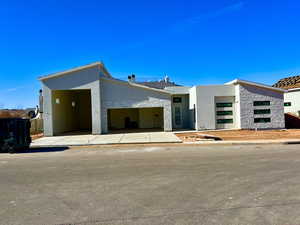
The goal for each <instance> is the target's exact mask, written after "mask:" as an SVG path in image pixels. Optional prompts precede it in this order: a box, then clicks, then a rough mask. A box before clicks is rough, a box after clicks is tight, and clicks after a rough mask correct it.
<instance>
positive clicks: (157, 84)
mask: <svg viewBox="0 0 300 225" xmlns="http://www.w3.org/2000/svg"><path fill="white" fill-rule="evenodd" d="M138 84H141V85H145V86H147V87H151V88H156V89H164V88H165V87H174V86H180V85H178V84H175V82H169V81H168V82H166V81H164V80H162V81H148V82H138Z"/></svg>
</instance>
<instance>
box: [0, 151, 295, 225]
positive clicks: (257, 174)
mask: <svg viewBox="0 0 300 225" xmlns="http://www.w3.org/2000/svg"><path fill="white" fill-rule="evenodd" d="M47 150H48V149H36V150H34V151H35V152H33V153H24V154H14V155H9V154H0V224H5V225H15V224H20V225H21V224H22V225H26V224H30V225H35V224H38V225H40V224H45V225H48V224H49V225H52V224H76V225H79V224H80V225H95V224H103V225H104V224H105V225H110V224H118V225H119V224H130V225H137V224H138V225H140V224H141V225H144V224H162V225H168V224H178V225H179V224H180V225H185V224H218V225H220V224H230V225H248V224H249V225H250V224H251V225H252V224H264V225H267V224H272V225H275V224H276V225H277V224H278V225H279V224H280V225H281V224H285V225H287V224H293V225H294V224H300V145H264V146H213V147H207V146H206V147H205V146H202V147H199V146H198V147H196V146H163V147H155V146H146V147H141V146H136V147H130V146H127V147H92V148H88V149H84V148H74V149H69V150H65V149H51V151H50V152H47Z"/></svg>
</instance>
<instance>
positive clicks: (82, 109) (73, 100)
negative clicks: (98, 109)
mask: <svg viewBox="0 0 300 225" xmlns="http://www.w3.org/2000/svg"><path fill="white" fill-rule="evenodd" d="M52 105H53V130H54V134H55V135H59V134H65V133H73V134H74V133H91V132H92V110H91V91H90V90H55V91H53V93H52Z"/></svg>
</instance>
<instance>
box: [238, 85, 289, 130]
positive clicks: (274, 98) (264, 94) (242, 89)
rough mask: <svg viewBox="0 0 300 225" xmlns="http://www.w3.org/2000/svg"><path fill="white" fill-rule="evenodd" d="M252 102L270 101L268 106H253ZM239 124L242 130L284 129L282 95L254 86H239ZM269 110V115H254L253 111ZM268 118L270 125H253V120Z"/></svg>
mask: <svg viewBox="0 0 300 225" xmlns="http://www.w3.org/2000/svg"><path fill="white" fill-rule="evenodd" d="M254 101H270V103H271V105H270V106H254V105H253V102H254ZM239 107H240V109H239V110H240V123H241V128H242V129H255V128H258V129H271V128H273V129H276V128H284V127H285V122H284V106H283V93H280V92H275V91H272V90H268V89H263V88H256V87H254V86H248V85H239ZM268 108H269V109H271V114H259V115H254V109H268ZM259 117H261V118H263V117H270V118H271V122H270V123H254V118H259Z"/></svg>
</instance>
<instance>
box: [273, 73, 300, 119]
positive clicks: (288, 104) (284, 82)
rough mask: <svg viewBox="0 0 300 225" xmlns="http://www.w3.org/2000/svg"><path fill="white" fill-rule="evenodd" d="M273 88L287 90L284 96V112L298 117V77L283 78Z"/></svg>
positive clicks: (299, 89) (299, 92)
mask: <svg viewBox="0 0 300 225" xmlns="http://www.w3.org/2000/svg"><path fill="white" fill-rule="evenodd" d="M273 87H277V88H282V89H285V90H287V92H286V93H285V94H284V112H285V113H292V114H295V115H297V116H300V76H293V77H287V78H283V79H281V80H279V81H278V82H277V83H276V84H274V85H273Z"/></svg>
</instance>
